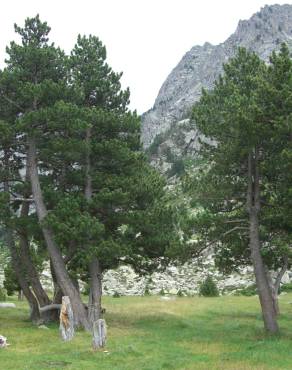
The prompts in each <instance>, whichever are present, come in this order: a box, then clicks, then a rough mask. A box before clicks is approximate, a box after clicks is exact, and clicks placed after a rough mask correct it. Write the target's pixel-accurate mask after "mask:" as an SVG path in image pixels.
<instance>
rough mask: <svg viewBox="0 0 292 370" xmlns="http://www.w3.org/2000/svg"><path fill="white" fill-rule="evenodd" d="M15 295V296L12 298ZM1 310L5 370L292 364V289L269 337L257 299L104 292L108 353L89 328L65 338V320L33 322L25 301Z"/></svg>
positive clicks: (0, 364)
mask: <svg viewBox="0 0 292 370" xmlns="http://www.w3.org/2000/svg"><path fill="white" fill-rule="evenodd" d="M10 301H11V300H10ZM12 301H14V302H15V303H16V306H17V308H16V309H11V308H10V309H9V308H8V309H6V308H5V309H4V308H2V309H0V334H2V335H4V336H6V337H7V338H8V341H9V343H10V344H11V345H10V346H9V347H7V348H5V349H1V350H0V369H1V370H10V369H13V370H24V369H26V370H45V369H56V370H57V369H58V370H59V369H65V370H71V369H72V370H73V369H74V370H87V369H88V370H89V369H103V370H158V369H180V370H183V369H185V370H190V369H199V370H200V369H208V370H213V369H214V370H217V369H218V370H219V369H220V370H221V369H222V370H223V369H224V370H228V369H230V370H247V369H252V370H263V369H281V370H286V369H287V370H291V369H292V294H287V295H284V296H281V297H280V305H281V311H282V313H281V316H280V319H279V322H280V326H281V333H280V334H279V336H277V337H273V338H272V337H269V336H267V335H265V333H264V330H263V322H262V320H261V316H260V310H259V304H258V299H257V297H233V296H223V297H218V298H200V297H184V298H180V297H176V298H175V299H172V300H169V301H166V300H162V299H161V297H159V296H149V297H148V296H147V297H121V298H112V297H105V298H104V299H103V306H104V307H105V308H106V310H107V312H106V317H105V318H106V321H107V325H108V342H107V347H106V351H100V352H93V351H92V349H91V336H90V334H88V333H86V332H84V331H79V332H78V333H77V334H76V336H75V338H74V339H73V341H72V342H69V343H64V342H62V341H61V340H60V337H59V332H58V326H57V325H49V326H48V327H49V329H40V328H38V327H35V326H33V325H32V324H31V323H30V322H29V321H28V320H27V316H28V312H27V306H26V304H25V302H20V303H19V302H17V301H16V300H12Z"/></svg>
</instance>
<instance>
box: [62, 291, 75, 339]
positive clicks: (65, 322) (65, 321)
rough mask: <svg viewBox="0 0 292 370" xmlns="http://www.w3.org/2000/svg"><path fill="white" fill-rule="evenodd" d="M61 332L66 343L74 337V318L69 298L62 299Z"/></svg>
mask: <svg viewBox="0 0 292 370" xmlns="http://www.w3.org/2000/svg"><path fill="white" fill-rule="evenodd" d="M60 332H61V337H62V339H63V340H64V341H65V342H68V341H69V340H71V339H72V338H73V337H74V317H73V310H72V306H71V303H70V299H69V297H68V296H64V297H62V306H61V311H60Z"/></svg>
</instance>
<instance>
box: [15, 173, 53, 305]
mask: <svg viewBox="0 0 292 370" xmlns="http://www.w3.org/2000/svg"><path fill="white" fill-rule="evenodd" d="M26 180H28V178H27V176H26ZM29 195H30V194H25V196H29ZM28 213H29V203H28V202H23V204H22V206H21V211H20V217H21V218H25V217H27V216H28ZM19 252H20V259H21V261H22V263H23V267H24V269H25V272H26V276H27V278H28V280H29V282H30V284H31V287H32V290H33V292H34V294H35V296H36V298H37V300H38V302H39V305H40V307H42V306H47V305H49V304H50V303H51V301H50V299H49V297H48V295H47V293H46V292H45V291H44V289H43V287H42V284H41V282H40V278H39V274H38V272H37V270H36V268H35V265H34V264H33V262H32V260H31V256H30V249H29V242H28V238H27V232H26V230H25V229H24V228H22V229H21V230H20V232H19Z"/></svg>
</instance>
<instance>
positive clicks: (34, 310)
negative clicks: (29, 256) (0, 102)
mask: <svg viewBox="0 0 292 370" xmlns="http://www.w3.org/2000/svg"><path fill="white" fill-rule="evenodd" d="M5 165H6V168H8V169H9V162H8V159H7V158H6V154H5ZM9 190H10V189H9V184H8V182H7V181H5V182H4V191H5V192H7V193H9ZM6 241H7V245H8V248H9V251H10V255H11V262H12V267H13V270H14V272H15V275H16V278H17V281H18V284H19V286H20V288H21V290H22V292H23V294H24V295H25V298H26V299H27V301H28V304H29V306H30V319H31V320H32V322H34V323H38V322H39V321H40V312H39V305H38V301H37V300H36V298H35V296H34V295H33V293H32V292H31V290H30V287H29V284H28V282H27V280H26V276H25V272H24V270H23V268H22V263H21V260H20V258H19V255H18V252H17V248H16V245H15V241H14V235H13V230H12V229H11V228H10V227H9V226H6Z"/></svg>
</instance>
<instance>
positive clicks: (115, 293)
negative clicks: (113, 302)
mask: <svg viewBox="0 0 292 370" xmlns="http://www.w3.org/2000/svg"><path fill="white" fill-rule="evenodd" d="M120 297H121V295H120V293H119V292H117V291H115V292H114V294H113V298H120Z"/></svg>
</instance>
